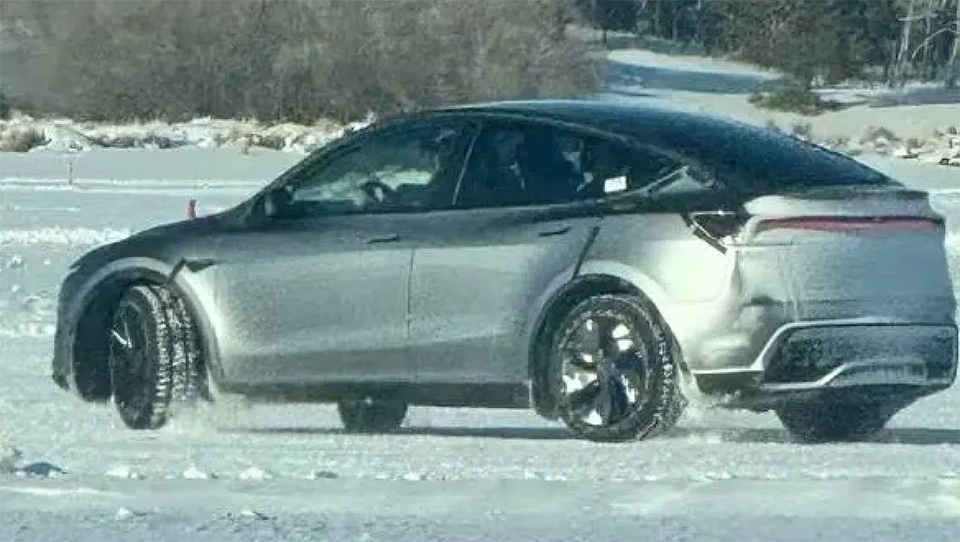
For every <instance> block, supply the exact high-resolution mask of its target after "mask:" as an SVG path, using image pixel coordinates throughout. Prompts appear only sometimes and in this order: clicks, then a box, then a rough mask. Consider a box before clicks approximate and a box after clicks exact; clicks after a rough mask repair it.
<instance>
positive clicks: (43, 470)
mask: <svg viewBox="0 0 960 542" xmlns="http://www.w3.org/2000/svg"><path fill="white" fill-rule="evenodd" d="M66 473H67V471H65V470H63V469H61V468H60V467H58V466H56V465H54V464H53V463H48V462H47V461H37V462H35V463H29V464H27V465H24V466H23V467H22V468H20V469H17V470H16V474H17V476H27V477H30V478H57V477H59V476H63V475H64V474H66Z"/></svg>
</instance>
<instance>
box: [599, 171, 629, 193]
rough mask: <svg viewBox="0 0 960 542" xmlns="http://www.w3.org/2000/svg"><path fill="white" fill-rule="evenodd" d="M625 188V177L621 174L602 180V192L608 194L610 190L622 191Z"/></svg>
mask: <svg viewBox="0 0 960 542" xmlns="http://www.w3.org/2000/svg"><path fill="white" fill-rule="evenodd" d="M626 189H627V177H626V176H624V175H621V176H620V177H611V178H609V179H605V180H604V181H603V192H604V193H606V194H609V193H611V192H623V191H624V190H626Z"/></svg>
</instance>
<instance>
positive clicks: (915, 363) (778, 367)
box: [692, 318, 958, 395]
mask: <svg viewBox="0 0 960 542" xmlns="http://www.w3.org/2000/svg"><path fill="white" fill-rule="evenodd" d="M957 341H958V338H957V326H956V325H954V324H915V323H903V322H897V321H891V320H883V319H870V318H858V319H837V320H815V321H807V322H793V323H789V324H785V325H783V326H780V327H779V328H777V329H776V330H775V331H774V332H773V333H772V334H771V335H770V336H769V339H768V340H767V341H766V342H765V343H763V346H762V348H760V350H759V353H758V354H755V355H753V356H746V357H743V358H741V359H743V360H744V361H745V362H746V363H743V364H741V365H737V364H730V365H725V366H723V367H722V368H711V369H701V370H693V371H692V373H693V374H694V375H695V376H696V378H697V381H698V383H699V384H700V387H701V389H703V391H705V392H707V393H719V394H726V393H734V394H743V393H760V394H766V395H786V394H789V395H796V394H798V393H802V392H816V391H822V390H840V389H850V388H861V387H873V386H880V387H884V386H895V387H898V388H902V387H906V388H910V389H914V390H918V391H920V390H925V391H924V393H932V392H934V391H937V390H941V389H945V388H948V387H950V386H951V385H952V384H953V382H954V381H955V380H956V377H957V352H958V344H957ZM727 343H728V344H730V343H731V341H727ZM742 344H744V345H745V346H747V345H748V344H749V341H744V342H743V343H742ZM717 355H718V356H720V357H722V358H723V359H725V360H729V359H731V356H732V355H735V352H731V351H730V350H727V351H725V352H719V353H717Z"/></svg>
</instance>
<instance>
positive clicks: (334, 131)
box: [0, 115, 374, 154]
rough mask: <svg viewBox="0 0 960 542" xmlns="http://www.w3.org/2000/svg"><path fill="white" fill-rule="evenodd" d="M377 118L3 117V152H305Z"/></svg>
mask: <svg viewBox="0 0 960 542" xmlns="http://www.w3.org/2000/svg"><path fill="white" fill-rule="evenodd" d="M373 120H374V116H373V115H370V116H368V117H367V118H366V119H364V120H362V121H357V122H353V123H348V124H339V123H335V122H332V121H322V122H318V123H317V124H314V125H312V126H307V125H299V124H292V123H280V124H262V123H259V122H256V121H243V120H222V119H210V118H202V119H194V120H192V121H189V122H183V123H167V122H161V121H155V122H148V123H143V124H129V125H116V124H104V123H93V122H76V121H72V120H69V119H52V120H51V119H34V118H32V117H29V116H18V117H16V118H13V119H11V120H9V121H0V152H3V151H5V152H26V151H34V150H48V151H57V152H77V151H85V150H89V149H94V148H112V149H134V148H143V149H172V148H179V147H197V148H221V147H226V148H235V149H237V150H238V151H240V152H243V153H249V152H252V151H254V150H255V149H256V148H263V149H272V150H280V151H286V152H297V153H302V154H305V153H309V152H311V151H313V150H314V149H317V148H318V147H321V146H323V145H325V144H326V143H328V142H329V141H331V140H333V139H336V138H338V137H340V136H342V135H343V134H345V133H349V132H350V131H353V130H357V129H359V128H362V127H364V126H367V125H368V124H370V123H371V122H373Z"/></svg>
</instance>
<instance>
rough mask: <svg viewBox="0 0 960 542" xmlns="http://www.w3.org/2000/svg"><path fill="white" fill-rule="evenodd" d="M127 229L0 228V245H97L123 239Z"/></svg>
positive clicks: (127, 231) (125, 236)
mask: <svg viewBox="0 0 960 542" xmlns="http://www.w3.org/2000/svg"><path fill="white" fill-rule="evenodd" d="M130 233H131V232H130V230H129V229H113V228H104V229H92V228H58V227H50V228H39V229H35V230H0V245H70V246H97V245H105V244H107V243H112V242H115V241H119V240H121V239H125V238H127V237H129V236H130Z"/></svg>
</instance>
